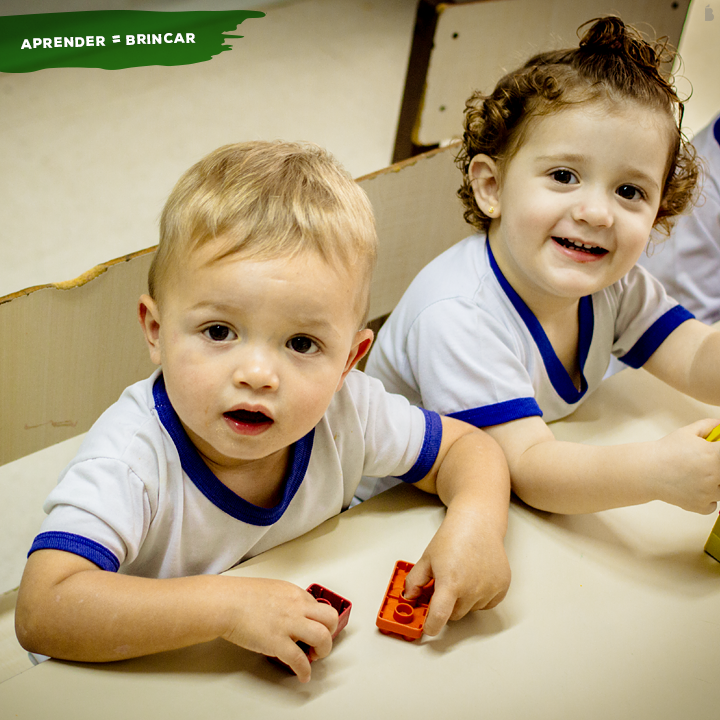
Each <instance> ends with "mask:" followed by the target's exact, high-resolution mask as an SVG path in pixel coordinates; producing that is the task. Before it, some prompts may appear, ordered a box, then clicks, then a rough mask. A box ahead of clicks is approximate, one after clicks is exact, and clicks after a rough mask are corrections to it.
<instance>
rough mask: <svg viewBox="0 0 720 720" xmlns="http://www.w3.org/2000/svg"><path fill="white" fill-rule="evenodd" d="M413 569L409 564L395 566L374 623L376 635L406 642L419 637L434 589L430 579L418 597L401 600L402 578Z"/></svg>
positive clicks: (403, 563)
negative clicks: (378, 629)
mask: <svg viewBox="0 0 720 720" xmlns="http://www.w3.org/2000/svg"><path fill="white" fill-rule="evenodd" d="M413 567H414V565H413V563H409V562H405V561H404V560H398V561H397V562H396V563H395V569H394V570H393V574H392V577H391V578H390V584H389V585H388V588H387V590H386V591H385V597H384V598H383V601H382V605H380V611H379V612H378V616H377V621H376V625H377V626H378V627H379V628H380V632H382V633H384V634H385V635H399V636H400V637H402V638H403V639H405V640H408V641H409V642H413V641H415V640H418V639H419V638H421V637H422V634H423V627H424V626H425V619H426V618H427V613H428V606H429V604H430V598H431V597H432V594H433V591H434V590H435V581H434V580H431V581H430V582H429V583H428V584H427V585H425V586H424V587H423V589H422V591H421V593H420V595H419V596H418V597H416V598H414V599H413V600H406V599H405V598H404V597H403V591H404V590H405V578H406V577H407V574H408V573H409V572H410V570H412V568H413Z"/></svg>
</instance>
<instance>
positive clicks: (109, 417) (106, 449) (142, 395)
mask: <svg viewBox="0 0 720 720" xmlns="http://www.w3.org/2000/svg"><path fill="white" fill-rule="evenodd" d="M159 372H160V371H159V370H156V371H155V372H154V373H153V374H152V375H151V376H150V377H149V378H146V379H145V380H141V381H139V382H137V383H134V384H133V385H130V386H128V387H127V388H125V390H124V391H123V392H122V394H121V395H120V397H119V398H118V399H117V400H116V401H115V402H114V403H113V404H112V405H111V406H110V407H109V408H108V409H107V410H105V412H104V413H103V414H102V415H101V416H100V417H99V418H98V419H97V420H96V421H95V423H94V424H93V426H92V427H91V428H90V430H89V431H88V433H87V436H86V437H85V440H84V442H83V444H82V446H81V447H80V450H79V451H78V454H77V455H76V457H75V461H81V460H91V459H94V458H103V459H108V460H112V459H117V460H123V459H124V458H128V456H129V455H132V456H133V457H134V458H138V457H139V456H140V455H143V454H145V453H146V452H148V451H149V452H151V453H152V454H155V451H154V450H151V448H153V447H157V446H158V445H161V444H163V433H162V429H161V427H160V423H159V422H158V420H157V415H156V414H155V413H154V412H153V408H154V398H153V386H154V384H155V380H156V379H157V377H158V375H159ZM140 448H145V451H141V450H140Z"/></svg>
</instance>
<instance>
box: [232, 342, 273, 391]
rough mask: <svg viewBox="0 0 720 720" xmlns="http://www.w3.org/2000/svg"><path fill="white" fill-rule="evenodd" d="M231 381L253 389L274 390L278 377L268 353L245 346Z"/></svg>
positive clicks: (239, 385)
mask: <svg viewBox="0 0 720 720" xmlns="http://www.w3.org/2000/svg"><path fill="white" fill-rule="evenodd" d="M233 382H234V383H235V384H236V385H237V386H238V387H241V386H247V387H250V388H252V389H253V390H276V389H277V387H278V383H279V378H278V374H277V370H276V368H275V364H274V363H273V362H272V358H271V357H270V356H269V353H267V352H263V351H262V350H260V349H258V348H246V349H245V351H244V352H242V354H241V357H239V359H238V362H237V364H236V366H235V369H234V371H233Z"/></svg>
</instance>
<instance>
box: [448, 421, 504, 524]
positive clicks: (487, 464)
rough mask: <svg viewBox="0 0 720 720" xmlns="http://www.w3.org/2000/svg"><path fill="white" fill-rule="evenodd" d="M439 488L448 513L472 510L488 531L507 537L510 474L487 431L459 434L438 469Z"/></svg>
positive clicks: (470, 511)
mask: <svg viewBox="0 0 720 720" xmlns="http://www.w3.org/2000/svg"><path fill="white" fill-rule="evenodd" d="M436 489H437V494H438V497H439V498H440V499H441V500H442V501H443V503H444V504H445V506H446V507H447V508H448V513H449V514H450V513H457V512H463V513H464V514H467V513H472V514H473V515H474V516H475V517H476V518H477V521H478V522H480V523H482V524H483V526H484V527H485V528H487V529H488V531H493V532H496V533H497V534H498V536H499V537H500V538H503V537H504V536H505V533H506V531H507V522H508V507H509V504H510V475H509V472H508V466H507V461H506V460H505V456H504V454H503V452H502V450H501V448H500V446H499V445H498V444H497V443H496V442H495V441H494V440H493V439H492V438H491V437H490V436H489V435H487V434H486V433H484V432H473V433H469V434H467V435H464V436H462V437H460V438H459V439H458V440H456V441H455V442H454V443H453V445H452V447H451V448H450V449H449V451H448V453H447V455H446V457H445V460H444V462H443V464H442V466H441V467H440V469H439V470H438V475H437V481H436Z"/></svg>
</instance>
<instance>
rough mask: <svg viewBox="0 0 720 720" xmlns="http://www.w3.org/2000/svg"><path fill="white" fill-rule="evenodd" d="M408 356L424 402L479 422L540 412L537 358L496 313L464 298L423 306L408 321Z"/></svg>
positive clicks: (462, 418) (465, 418) (430, 406)
mask: <svg viewBox="0 0 720 720" xmlns="http://www.w3.org/2000/svg"><path fill="white" fill-rule="evenodd" d="M407 357H408V358H409V362H410V364H411V367H412V372H413V374H414V377H415V379H416V382H417V385H418V387H419V390H420V395H421V396H422V399H423V405H424V406H425V407H426V408H429V409H431V410H435V411H437V412H439V413H440V414H444V415H451V416H453V417H457V418H459V419H461V420H464V421H465V422H469V423H471V424H473V425H476V426H477V427H484V426H488V425H496V424H499V423H503V422H509V421H510V420H517V419H519V418H522V417H528V416H530V415H541V414H542V413H541V411H540V408H539V406H538V404H537V401H536V400H535V390H534V387H533V378H532V375H531V373H532V372H533V364H534V358H533V357H532V356H528V353H527V351H526V349H525V348H524V347H523V346H522V345H521V343H520V342H519V341H518V334H517V333H513V332H512V331H511V329H510V328H508V327H506V326H505V325H504V324H503V323H502V322H501V321H500V320H499V319H498V318H496V317H493V315H492V314H491V313H489V312H487V311H486V310H484V309H483V308H481V307H479V306H478V305H477V304H475V303H474V302H472V301H470V300H466V299H462V298H460V299H458V298H453V299H448V300H443V301H439V302H436V303H434V304H432V305H430V306H429V307H427V308H425V309H424V310H423V312H422V313H421V314H420V315H419V316H418V317H417V318H416V320H415V321H414V322H413V324H412V326H411V327H410V332H409V333H408V338H407Z"/></svg>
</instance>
